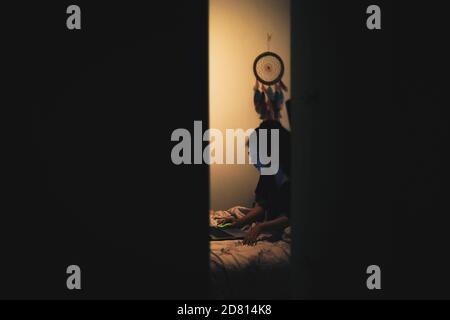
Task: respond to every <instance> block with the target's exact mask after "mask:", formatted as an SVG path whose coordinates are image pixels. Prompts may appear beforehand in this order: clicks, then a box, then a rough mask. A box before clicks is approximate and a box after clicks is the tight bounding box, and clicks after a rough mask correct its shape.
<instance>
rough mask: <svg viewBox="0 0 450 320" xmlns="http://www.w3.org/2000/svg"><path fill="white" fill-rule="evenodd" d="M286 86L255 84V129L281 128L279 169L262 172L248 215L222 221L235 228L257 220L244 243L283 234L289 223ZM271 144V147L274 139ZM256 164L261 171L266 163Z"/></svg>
mask: <svg viewBox="0 0 450 320" xmlns="http://www.w3.org/2000/svg"><path fill="white" fill-rule="evenodd" d="M283 90H286V87H285V86H284V85H283V84H282V83H280V84H278V85H276V86H275V92H274V91H273V90H272V88H271V87H265V86H264V85H260V84H259V83H258V82H257V83H256V85H255V88H254V91H255V99H254V103H255V109H256V112H257V113H258V114H259V115H260V118H261V120H262V123H261V124H260V126H259V127H258V128H256V129H255V132H256V136H257V137H259V130H261V129H266V130H267V131H268V132H269V131H270V130H274V129H275V130H279V139H280V140H279V163H280V166H279V170H278V172H277V173H276V174H275V175H262V174H260V176H259V181H258V184H257V186H256V190H255V202H254V207H253V208H252V210H251V211H250V212H249V213H248V214H247V215H246V216H244V217H242V218H240V219H236V218H234V217H232V218H227V219H223V220H222V221H221V223H229V224H230V227H232V228H242V227H244V226H246V225H251V224H253V223H254V222H259V223H257V224H255V225H254V226H253V227H252V228H251V229H250V230H249V231H248V233H247V235H246V237H245V238H244V241H243V243H244V244H245V245H255V244H256V243H257V241H258V236H259V235H260V234H263V233H265V234H267V233H269V234H273V235H277V234H281V233H282V232H283V230H284V229H285V228H286V227H288V226H289V213H290V182H289V175H290V158H291V155H290V144H291V141H290V133H289V131H288V130H286V129H285V128H284V127H283V126H282V125H281V123H280V121H279V119H280V111H281V106H282V104H283V102H284V97H283ZM267 140H268V148H267V150H271V149H270V139H267ZM257 163H258V164H256V165H255V167H256V169H257V170H258V171H260V170H261V168H262V165H261V164H260V161H257Z"/></svg>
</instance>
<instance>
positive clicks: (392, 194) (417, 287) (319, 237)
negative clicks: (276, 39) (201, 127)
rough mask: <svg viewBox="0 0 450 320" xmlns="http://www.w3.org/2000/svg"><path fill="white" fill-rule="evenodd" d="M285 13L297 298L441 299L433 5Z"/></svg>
mask: <svg viewBox="0 0 450 320" xmlns="http://www.w3.org/2000/svg"><path fill="white" fill-rule="evenodd" d="M371 4H378V5H379V6H380V7H381V9H382V30H379V31H369V30H368V29H367V28H366V17H367V15H366V14H365V12H366V8H367V7H368V6H369V5H371ZM292 6H293V7H292V15H293V16H292V21H293V28H292V39H293V52H292V57H293V58H292V68H293V69H292V74H293V79H292V81H293V85H292V87H293V110H292V111H293V119H292V120H291V121H292V122H293V123H292V127H293V129H292V132H293V136H294V139H293V141H295V143H294V153H293V157H294V159H293V163H294V168H293V169H294V181H293V186H294V188H293V195H294V196H293V199H294V202H293V208H294V209H293V210H294V211H293V216H294V217H295V219H294V221H293V223H294V235H295V241H294V244H293V264H294V270H295V271H296V273H295V296H296V297H300V298H429V297H449V290H448V284H449V281H448V280H449V278H448V272H446V271H445V270H448V266H449V262H448V255H447V254H446V251H447V250H446V243H448V241H446V240H448V236H447V234H448V232H446V229H447V227H448V218H447V214H446V212H448V211H449V210H448V203H447V201H445V198H446V191H445V190H448V183H447V182H446V178H444V175H443V173H444V172H443V167H444V166H445V164H444V163H443V158H442V157H443V149H444V146H445V144H444V137H446V136H448V126H447V125H445V120H443V116H444V110H445V102H444V101H446V100H448V99H446V98H445V96H444V91H443V89H442V88H444V87H445V82H443V78H442V77H441V78H438V75H439V74H441V75H443V74H444V72H443V70H442V68H443V66H444V63H443V61H444V59H445V54H444V53H443V42H444V37H443V35H444V33H443V31H444V28H443V27H444V24H445V23H444V20H445V19H440V18H441V17H439V10H438V9H436V7H435V6H434V5H432V4H431V3H429V2H422V3H421V4H420V3H419V4H414V5H413V4H411V3H403V4H400V3H398V4H396V5H395V6H394V4H392V2H389V1H377V2H376V3H372V2H369V1H325V0H324V1H321V0H311V1H309V0H303V1H292ZM447 105H448V103H447ZM373 264H375V265H379V266H380V267H381V270H382V290H381V291H369V290H367V288H366V279H367V277H368V276H367V275H366V268H367V267H368V266H369V265H373ZM446 288H447V289H446Z"/></svg>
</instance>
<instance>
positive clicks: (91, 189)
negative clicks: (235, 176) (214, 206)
mask: <svg viewBox="0 0 450 320" xmlns="http://www.w3.org/2000/svg"><path fill="white" fill-rule="evenodd" d="M70 4H72V3H69V2H67V1H63V2H59V3H58V4H54V3H43V2H39V3H20V4H19V3H18V4H17V5H16V6H15V8H14V10H13V9H11V10H9V12H10V14H11V15H13V16H14V18H15V21H11V25H10V30H12V31H14V32H15V35H14V36H11V38H10V40H11V46H8V47H9V48H12V49H14V52H15V57H14V60H11V62H10V63H11V65H12V67H14V69H15V70H14V74H15V75H16V76H17V78H18V79H17V80H18V82H17V83H16V85H17V86H18V87H19V88H20V90H19V91H20V92H19V94H18V95H17V96H16V99H15V100H16V101H18V102H19V103H20V106H18V107H17V109H15V111H17V112H19V110H21V112H20V113H21V114H22V115H21V117H22V118H21V121H19V122H20V123H21V126H20V127H17V128H26V130H28V131H27V132H28V133H29V134H27V138H26V139H25V140H26V141H25V143H22V142H21V141H19V138H18V137H15V139H16V144H17V145H19V146H21V154H20V155H21V156H20V160H21V162H17V163H16V164H15V165H16V166H11V167H10V168H9V170H11V172H12V173H13V175H14V176H13V177H11V181H12V183H16V184H17V188H16V189H14V190H11V191H12V192H11V194H13V195H14V199H13V198H9V199H8V203H9V201H10V202H11V203H10V204H11V208H12V209H11V211H9V210H4V211H3V212H2V215H5V217H6V221H5V222H4V225H5V226H7V230H6V231H5V232H2V238H3V237H4V239H5V242H2V243H7V246H6V247H7V248H6V249H5V250H4V251H2V263H1V264H2V266H1V268H2V281H1V283H2V284H1V289H0V296H1V297H5V298H158V299H161V298H199V297H205V296H206V294H207V287H208V229H207V228H208V220H207V212H208V209H209V205H208V201H209V200H208V199H209V194H208V168H207V166H206V165H199V166H180V167H177V166H175V165H173V164H172V162H171V159H170V154H171V148H172V146H173V145H174V143H172V142H171V141H170V138H171V133H172V131H173V130H175V129H176V128H187V129H188V130H190V131H192V129H193V122H194V120H202V121H203V122H204V127H207V126H208V122H207V121H208V114H207V112H208V107H207V103H208V99H207V95H208V81H207V76H208V73H207V66H208V55H207V54H208V46H207V34H208V33H207V30H208V28H207V23H208V19H207V15H208V10H207V1H203V0H202V1H192V2H184V1H183V2H177V5H173V4H172V3H163V2H158V3H157V5H156V4H154V3H153V2H145V4H144V2H135V3H134V4H132V3H121V2H118V3H111V2H109V1H104V2H99V1H94V2H93V1H89V2H87V1H86V2H81V1H77V3H76V4H77V5H79V6H80V7H81V9H82V30H81V31H69V30H67V29H66V18H67V16H68V15H67V14H66V8H67V6H68V5H70ZM11 20H13V19H11ZM8 21H9V20H8ZM12 31H11V32H12ZM8 44H9V43H8ZM14 80H16V79H14ZM30 115H32V118H31V119H30ZM29 120H31V121H29ZM17 131H20V130H17ZM13 132H14V131H13ZM30 143H31V146H30ZM11 188H12V186H11ZM2 224H3V223H2ZM186 226H189V228H186ZM71 264H76V265H79V266H80V267H81V269H82V286H83V290H82V291H81V292H70V291H68V290H67V289H66V278H67V275H66V268H67V266H69V265H71Z"/></svg>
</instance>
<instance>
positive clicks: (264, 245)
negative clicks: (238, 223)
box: [210, 207, 290, 299]
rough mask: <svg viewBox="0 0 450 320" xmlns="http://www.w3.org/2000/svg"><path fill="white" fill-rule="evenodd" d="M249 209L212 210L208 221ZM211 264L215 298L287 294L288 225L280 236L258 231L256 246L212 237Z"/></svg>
mask: <svg viewBox="0 0 450 320" xmlns="http://www.w3.org/2000/svg"><path fill="white" fill-rule="evenodd" d="M250 210H251V209H249V208H245V207H234V208H232V209H230V210H226V211H214V212H213V211H211V212H210V225H211V226H216V225H217V221H218V220H220V219H222V218H226V217H230V216H234V217H236V218H239V217H242V216H244V215H245V214H247V213H248V212H249V211H250ZM210 252H211V259H210V267H211V277H212V279H211V281H212V290H213V292H212V293H213V296H214V297H215V298H222V299H223V298H243V299H244V298H245V299H264V298H266V299H277V298H286V297H288V296H289V285H288V284H289V282H290V281H289V277H290V274H289V259H290V227H288V228H286V229H285V230H284V233H283V235H282V236H281V237H279V238H277V239H274V238H273V237H272V236H270V235H261V236H260V237H259V241H258V243H257V244H256V245H255V246H244V245H243V244H242V241H241V240H231V241H211V243H210Z"/></svg>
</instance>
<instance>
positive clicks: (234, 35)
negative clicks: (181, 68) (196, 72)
mask: <svg viewBox="0 0 450 320" xmlns="http://www.w3.org/2000/svg"><path fill="white" fill-rule="evenodd" d="M209 10H210V12H209V61H210V62H209V81H210V83H209V85H210V86H209V87H210V89H209V90H210V92H209V96H210V104H209V115H210V120H209V121H210V127H211V128H215V129H219V130H221V131H222V132H223V133H224V134H225V130H226V129H238V128H240V129H244V130H247V129H252V128H256V127H257V126H258V125H259V122H260V120H259V118H258V115H257V114H256V112H255V111H254V106H253V86H254V84H255V77H254V75H253V72H252V66H253V61H254V59H255V58H256V57H257V56H258V55H259V54H260V53H262V52H264V51H267V49H268V47H267V34H268V33H271V34H272V40H271V42H270V50H271V51H274V52H276V53H277V54H279V55H280V56H281V57H282V59H283V60H284V63H285V67H286V72H285V75H284V77H283V82H284V83H285V84H286V85H287V86H288V87H290V81H291V79H290V47H291V44H290V0H210V9H209ZM287 99H289V95H286V100H287ZM281 122H282V124H283V125H284V126H285V127H286V128H289V126H288V124H287V115H286V110H285V108H283V111H282V119H281ZM210 179H211V181H210V197H211V209H214V210H219V209H228V208H231V207H233V206H235V205H244V206H251V205H252V203H253V200H254V190H255V187H256V184H257V180H258V172H257V170H255V168H253V166H252V165H217V164H215V165H211V167H210Z"/></svg>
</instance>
